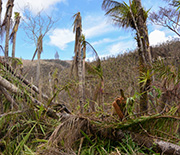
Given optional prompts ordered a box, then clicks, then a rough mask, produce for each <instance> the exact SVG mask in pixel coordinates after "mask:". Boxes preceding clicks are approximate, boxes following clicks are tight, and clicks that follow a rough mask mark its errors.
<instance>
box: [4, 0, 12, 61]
mask: <svg viewBox="0 0 180 155" xmlns="http://www.w3.org/2000/svg"><path fill="white" fill-rule="evenodd" d="M13 3H14V0H9V1H8V2H7V14H6V16H7V20H6V23H5V29H6V39H5V58H6V59H7V58H8V56H9V30H10V21H11V16H12V9H13V6H14V4H13Z"/></svg>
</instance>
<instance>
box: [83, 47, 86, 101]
mask: <svg viewBox="0 0 180 155" xmlns="http://www.w3.org/2000/svg"><path fill="white" fill-rule="evenodd" d="M82 61H83V63H82V78H83V79H82V80H83V100H84V101H85V74H86V73H85V72H86V70H85V63H86V44H85V45H84V47H83V60H82Z"/></svg>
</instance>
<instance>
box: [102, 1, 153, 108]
mask: <svg viewBox="0 0 180 155" xmlns="http://www.w3.org/2000/svg"><path fill="white" fill-rule="evenodd" d="M129 2H130V5H128V4H127V3H125V2H124V1H123V2H122V3H120V2H117V1H114V0H103V4H102V8H103V9H104V10H105V11H106V15H109V16H111V18H112V20H113V22H114V23H115V24H116V25H118V26H119V27H123V28H132V29H133V30H135V31H136V36H137V37H136V40H137V44H138V47H139V50H138V54H139V63H140V64H139V68H140V69H139V70H140V81H142V78H141V77H142V75H143V73H146V71H147V66H148V65H147V62H148V63H149V64H151V56H150V51H149V40H148V32H147V26H146V20H147V17H148V11H145V10H144V9H143V8H142V6H141V0H132V2H131V0H130V1H129ZM149 87H150V85H149V83H147V84H145V85H144V84H143V83H142V82H140V93H141V94H142V95H141V98H140V109H141V111H146V110H147V103H148V97H147V90H148V88H149Z"/></svg>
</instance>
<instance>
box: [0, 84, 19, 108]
mask: <svg viewBox="0 0 180 155" xmlns="http://www.w3.org/2000/svg"><path fill="white" fill-rule="evenodd" d="M0 91H1V92H2V93H3V94H4V96H5V97H6V99H7V100H8V101H9V102H10V103H11V107H12V109H13V108H15V109H16V110H17V109H18V104H17V103H16V102H15V101H14V99H13V98H12V96H11V95H10V94H9V93H8V91H7V90H6V89H5V88H3V87H2V86H0Z"/></svg>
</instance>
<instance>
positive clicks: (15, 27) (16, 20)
mask: <svg viewBox="0 0 180 155" xmlns="http://www.w3.org/2000/svg"><path fill="white" fill-rule="evenodd" d="M14 14H15V17H14V18H15V24H14V27H13V30H12V32H11V34H10V37H9V39H11V41H12V43H13V47H12V58H14V57H15V47H16V34H17V31H18V27H19V23H20V18H21V16H20V14H19V12H15V13H14Z"/></svg>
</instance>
